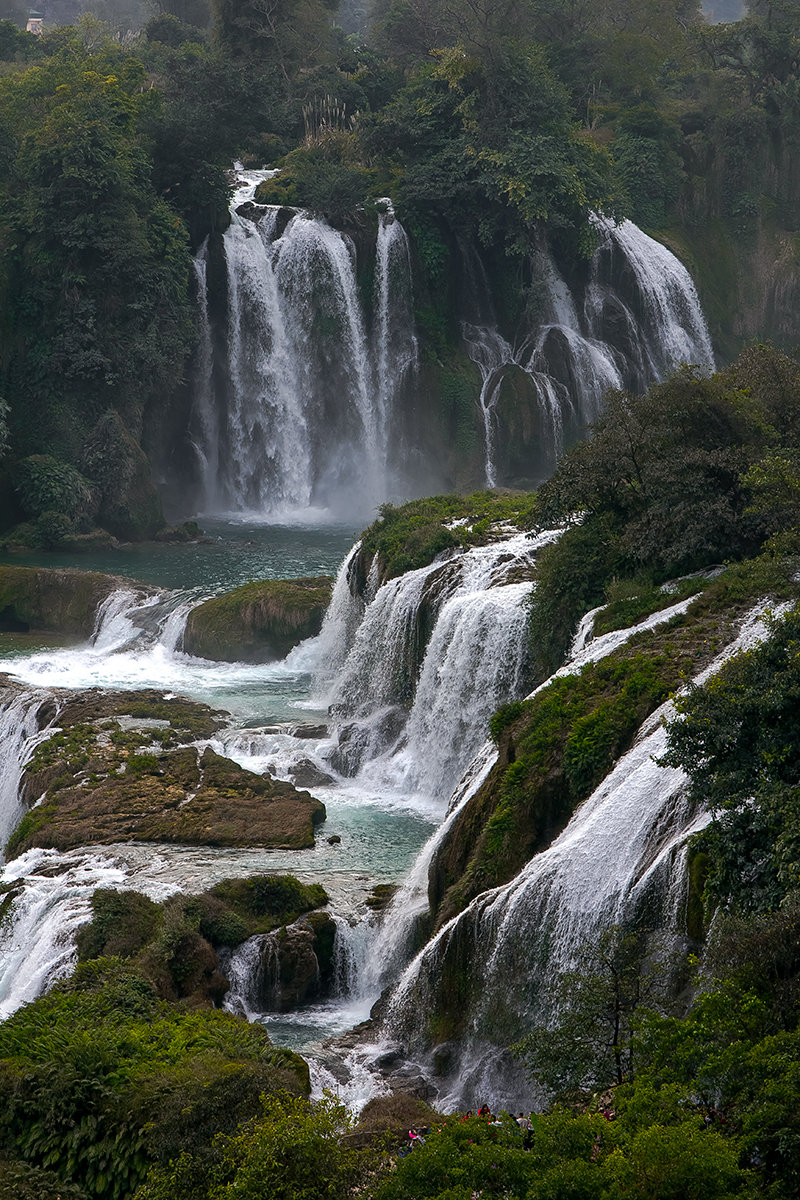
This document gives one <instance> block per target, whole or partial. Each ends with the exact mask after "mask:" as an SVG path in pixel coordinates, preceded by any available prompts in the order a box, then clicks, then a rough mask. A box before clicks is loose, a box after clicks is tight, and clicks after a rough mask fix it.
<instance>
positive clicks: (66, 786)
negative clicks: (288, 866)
mask: <svg viewBox="0 0 800 1200" xmlns="http://www.w3.org/2000/svg"><path fill="white" fill-rule="evenodd" d="M58 721H59V729H58V731H57V732H55V733H54V734H53V736H52V737H51V738H49V739H48V740H47V741H45V742H42V743H41V745H39V746H38V747H37V749H36V752H35V753H34V755H33V756H32V758H31V761H30V762H29V764H28V766H27V769H26V771H25V775H24V779H23V798H24V799H25V800H26V801H27V802H28V803H30V804H34V803H35V802H37V801H41V802H40V803H37V804H36V807H34V808H32V809H31V811H30V812H28V813H27V814H26V815H25V817H24V818H23V820H22V821H21V822H20V824H19V825H18V826H17V828H16V830H15V831H14V833H13V834H12V836H11V838H10V839H9V843H8V848H7V849H8V853H9V854H18V853H21V852H22V851H24V850H26V849H28V848H29V847H31V846H42V847H52V848H54V849H58V850H66V849H70V848H72V847H75V846H82V845H97V844H101V843H110V842H127V841H133V840H136V841H160V842H178V843H183V844H189V845H208V846H265V847H270V848H285V849H301V848H303V847H307V846H312V845H313V844H314V826H315V825H317V824H319V822H320V821H322V820H324V818H325V807H324V805H323V804H321V803H320V801H319V800H316V799H314V798H313V797H312V796H311V795H309V793H308V792H305V791H298V789H297V788H295V787H294V786H293V785H292V784H290V783H283V782H280V781H277V780H273V779H271V778H269V777H267V776H262V775H256V774H254V773H252V772H251V771H246V770H244V769H243V768H242V767H240V766H238V765H237V764H236V763H234V762H232V761H231V760H230V759H226V758H223V757H222V756H220V755H218V754H216V753H215V752H214V751H213V750H211V749H210V748H206V749H205V750H202V749H198V748H197V747H196V746H194V745H186V744H181V743H185V742H186V741H187V740H188V739H194V738H197V737H208V736H210V735H211V734H212V733H213V732H214V730H215V729H216V728H218V726H219V725H220V724H221V721H220V718H219V717H218V716H217V715H216V714H214V713H213V712H212V710H211V709H209V708H208V707H207V706H206V705H202V704H195V703H193V702H192V701H188V700H181V699H178V698H176V699H170V700H166V699H164V698H163V697H162V696H160V695H159V694H158V693H156V692H152V693H151V692H147V693H139V694H134V695H130V694H128V695H125V694H124V693H123V694H121V695H109V694H103V693H91V692H90V693H87V694H86V695H84V696H81V697H75V698H73V699H71V700H70V701H68V702H67V704H65V706H64V707H63V708H62V710H61V711H60V712H59V714H58Z"/></svg>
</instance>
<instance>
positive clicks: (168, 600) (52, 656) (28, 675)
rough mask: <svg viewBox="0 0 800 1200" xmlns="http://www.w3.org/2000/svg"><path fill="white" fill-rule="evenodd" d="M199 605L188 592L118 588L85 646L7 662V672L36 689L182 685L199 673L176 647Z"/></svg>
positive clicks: (104, 604) (102, 609)
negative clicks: (192, 611)
mask: <svg viewBox="0 0 800 1200" xmlns="http://www.w3.org/2000/svg"><path fill="white" fill-rule="evenodd" d="M199 602H200V601H199V598H198V597H197V595H194V594H190V593H188V592H172V593H166V592H149V591H147V590H145V589H136V588H133V587H121V588H118V589H117V590H116V591H114V592H112V593H111V594H110V595H109V596H107V597H106V599H105V600H104V601H103V602H102V604H101V605H100V607H99V608H98V611H97V617H96V619H95V628H94V632H93V634H92V637H91V639H90V641H89V642H88V643H86V644H85V645H82V646H73V647H69V648H66V649H61V650H58V651H52V650H42V651H39V652H37V653H35V654H29V655H25V656H24V657H19V658H9V659H7V660H6V661H5V664H4V665H5V669H6V670H7V671H8V672H9V674H11V675H13V676H14V677H15V678H16V679H19V680H22V681H23V682H25V683H28V684H31V685H33V686H34V687H37V686H43V687H63V688H89V687H107V688H140V687H169V688H173V687H177V686H181V685H183V686H184V687H186V686H188V685H189V682H190V680H191V681H194V680H196V679H198V678H199V677H200V672H199V671H198V668H197V666H196V665H195V664H196V660H193V659H190V658H188V657H187V656H185V655H182V654H181V653H180V652H179V650H178V646H179V644H180V642H181V639H182V636H183V630H184V628H185V625H186V618H187V616H188V614H189V611H190V610H191V609H192V608H193V607H194V606H195V605H196V604H198V603H199Z"/></svg>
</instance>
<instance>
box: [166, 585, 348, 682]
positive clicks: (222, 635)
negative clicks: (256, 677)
mask: <svg viewBox="0 0 800 1200" xmlns="http://www.w3.org/2000/svg"><path fill="white" fill-rule="evenodd" d="M332 591H333V580H332V579H331V578H330V576H329V575H318V576H316V577H314V578H312V579H262V580H258V581H256V582H252V583H245V584H243V586H242V587H238V588H235V589H234V590H233V591H232V592H226V593H225V595H224V596H215V597H214V598H213V599H212V600H207V601H206V602H205V604H201V605H199V606H198V607H197V608H195V609H193V610H192V612H191V613H190V614H189V618H188V620H187V622H186V631H185V633H184V639H183V646H184V649H185V650H186V652H187V654H193V655H195V656H197V657H198V658H209V659H212V660H213V661H216V662H220V661H221V662H247V663H264V662H274V661H275V660H276V659H281V658H285V657H286V655H287V654H288V653H289V651H290V650H291V649H292V648H293V647H294V646H296V645H297V644H298V643H299V642H302V641H304V640H305V639H306V638H309V637H315V636H316V634H318V633H319V631H320V629H321V628H322V618H323V617H324V615H325V610H326V608H327V607H328V604H329V603H330V598H331V592H332Z"/></svg>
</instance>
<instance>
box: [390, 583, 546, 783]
mask: <svg viewBox="0 0 800 1200" xmlns="http://www.w3.org/2000/svg"><path fill="white" fill-rule="evenodd" d="M532 587H533V585H532V584H530V583H512V584H507V585H506V586H505V587H498V588H490V589H487V590H486V591H484V592H467V593H465V594H459V595H456V596H453V597H452V598H451V599H449V600H447V601H446V603H445V604H444V605H443V607H442V610H441V613H440V614H439V619H438V620H437V622H436V626H435V628H434V631H433V634H432V635H431V639H430V642H429V644H428V649H427V651H426V654H425V659H424V661H423V664H422V670H421V672H420V677H419V682H418V684H417V689H416V694H415V697H414V704H413V707H412V709H411V713H410V715H409V718H408V722H407V723H406V726H405V734H404V737H405V745H404V747H403V749H402V750H401V751H400V752H399V754H398V755H396V756H395V758H394V761H393V763H392V768H393V771H394V772H397V773H398V774H399V775H400V777H401V778H402V779H403V786H404V787H406V788H408V789H409V790H411V791H419V792H422V793H424V794H427V795H431V796H438V797H442V798H444V797H448V796H450V794H451V793H452V791H453V788H454V786H455V785H456V783H457V782H458V780H459V778H460V777H461V775H462V774H463V772H464V770H465V769H466V767H467V766H468V765H469V761H470V759H471V758H472V756H473V754H474V751H475V745H476V741H480V737H481V734H482V733H485V731H486V730H487V729H488V725H489V718H490V717H491V716H492V714H493V713H494V712H495V711H496V710H497V709H498V708H499V707H500V705H501V704H504V703H505V702H506V701H507V700H509V699H511V698H512V697H516V696H519V695H521V694H522V692H523V691H524V685H523V678H524V668H525V652H524V650H525V634H526V627H527V619H528V611H527V605H526V600H527V599H528V597H529V596H530V593H531V589H532ZM476 680H480V685H479V686H477V687H476Z"/></svg>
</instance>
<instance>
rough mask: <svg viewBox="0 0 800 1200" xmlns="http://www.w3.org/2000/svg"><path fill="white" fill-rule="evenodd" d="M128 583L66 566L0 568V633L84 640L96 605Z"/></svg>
mask: <svg viewBox="0 0 800 1200" xmlns="http://www.w3.org/2000/svg"><path fill="white" fill-rule="evenodd" d="M123 586H127V587H130V581H127V580H122V579H118V578H117V577H116V576H114V575H102V574H100V573H99V572H98V571H80V570H77V569H73V568H67V567H63V568H61V567H58V568H54V567H16V566H0V632H14V633H27V632H28V631H29V630H41V631H43V632H53V633H63V634H67V635H72V636H75V637H82V638H88V637H89V636H90V635H91V633H92V631H93V629H94V624H95V619H96V617H97V610H98V608H99V607H100V605H101V604H102V603H103V601H104V600H106V599H107V598H108V597H109V596H110V595H111V594H112V593H113V592H115V591H117V589H118V588H120V587H123Z"/></svg>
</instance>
